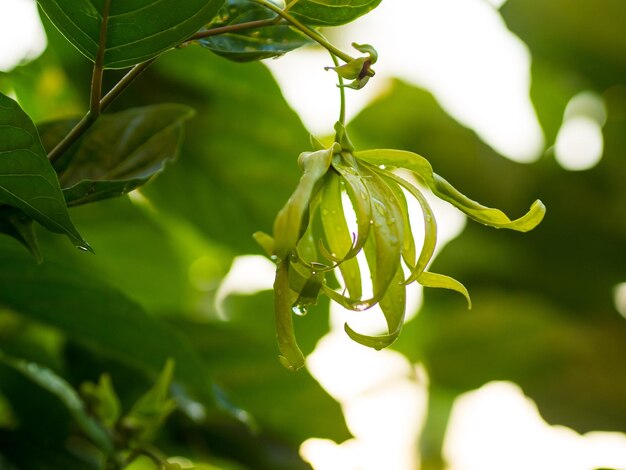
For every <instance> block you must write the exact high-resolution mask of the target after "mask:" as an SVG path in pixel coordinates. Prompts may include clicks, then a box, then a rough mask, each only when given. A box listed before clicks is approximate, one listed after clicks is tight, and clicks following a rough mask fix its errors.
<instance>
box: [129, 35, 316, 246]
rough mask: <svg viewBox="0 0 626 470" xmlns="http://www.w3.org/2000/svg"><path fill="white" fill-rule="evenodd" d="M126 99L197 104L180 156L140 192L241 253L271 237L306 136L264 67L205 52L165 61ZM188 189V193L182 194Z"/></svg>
mask: <svg viewBox="0 0 626 470" xmlns="http://www.w3.org/2000/svg"><path fill="white" fill-rule="evenodd" d="M143 79H144V81H142V82H141V83H139V84H138V87H137V88H133V91H131V92H130V93H129V94H128V95H126V96H129V95H132V96H130V98H132V102H133V103H134V104H135V105H136V104H137V103H138V102H139V103H143V102H150V101H154V100H155V99H160V100H163V99H166V100H168V101H169V100H171V101H176V102H182V103H186V104H189V105H191V106H193V107H194V108H195V109H196V111H197V113H198V115H197V118H196V119H194V120H193V121H191V122H190V123H189V125H188V126H187V132H186V137H185V141H184V143H183V147H182V150H181V154H180V158H179V159H178V161H177V162H176V163H175V164H173V165H171V166H170V167H169V168H168V171H166V172H165V173H164V174H163V175H161V177H160V178H158V179H157V180H156V181H155V182H154V183H153V184H151V185H150V186H149V187H147V188H145V189H142V193H143V194H145V195H146V196H147V197H148V198H149V199H150V200H151V201H152V202H153V203H154V204H155V206H156V207H157V208H158V209H161V210H163V211H164V212H165V213H169V214H175V215H176V216H177V217H184V218H185V219H187V220H188V221H190V222H191V223H193V224H194V225H195V226H196V227H198V228H199V229H200V230H201V231H202V232H203V233H204V234H205V235H207V236H208V237H209V238H211V239H213V240H215V241H218V242H219V243H222V244H224V245H226V246H230V247H233V248H234V249H235V250H237V251H238V252H246V253H250V252H258V251H259V248H258V247H257V246H256V244H255V243H254V240H253V239H252V234H253V233H254V232H256V231H257V230H264V231H266V232H269V231H270V230H269V229H270V228H271V226H272V222H273V220H274V217H275V215H276V213H277V212H278V210H279V209H280V208H281V207H282V205H283V204H284V202H285V200H287V198H288V197H289V195H290V194H291V192H292V191H293V188H294V187H295V185H296V183H297V181H298V178H299V176H300V170H299V168H298V165H297V162H296V160H297V157H298V155H299V154H300V152H301V151H304V150H307V147H308V137H307V133H306V131H305V129H304V127H303V126H302V124H301V123H300V120H299V119H298V116H297V115H296V114H295V113H294V112H293V111H292V110H291V109H290V108H289V107H288V106H287V104H286V103H285V101H284V99H283V98H282V96H281V94H280V90H279V89H278V86H277V85H276V82H275V81H274V80H273V78H272V76H271V74H270V73H269V71H267V69H265V67H264V66H263V65H261V64H234V63H231V62H228V61H225V60H224V59H220V58H218V57H215V56H214V55H212V54H210V53H208V51H205V50H203V49H201V48H192V47H189V48H186V49H184V50H181V51H176V53H171V54H167V55H165V56H163V57H162V58H161V59H160V60H159V61H158V62H157V63H155V64H154V68H151V69H150V70H148V71H147V72H146V75H144V76H143ZM182 188H184V190H182Z"/></svg>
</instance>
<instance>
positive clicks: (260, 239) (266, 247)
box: [252, 231, 274, 257]
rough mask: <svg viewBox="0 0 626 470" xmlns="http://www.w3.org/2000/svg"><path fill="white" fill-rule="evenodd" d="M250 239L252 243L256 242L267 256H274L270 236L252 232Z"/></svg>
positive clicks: (272, 240) (272, 241) (272, 242)
mask: <svg viewBox="0 0 626 470" xmlns="http://www.w3.org/2000/svg"><path fill="white" fill-rule="evenodd" d="M252 238H254V241H255V242H257V243H258V244H259V246H260V247H261V248H263V251H265V254H267V256H269V257H272V256H273V255H274V239H273V238H272V237H271V236H269V235H268V234H267V233H265V232H260V231H259V232H254V233H253V234H252Z"/></svg>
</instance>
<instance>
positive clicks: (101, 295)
mask: <svg viewBox="0 0 626 470" xmlns="http://www.w3.org/2000/svg"><path fill="white" fill-rule="evenodd" d="M0 260H2V262H1V263H0V306H2V307H3V308H8V309H11V310H13V311H15V312H17V313H19V314H21V315H23V316H25V317H27V318H30V319H33V320H36V321H38V322H41V323H43V324H46V325H49V326H52V327H55V328H58V329H60V330H62V331H63V332H65V333H66V334H67V335H68V337H70V338H72V339H74V340H76V341H77V342H79V343H82V344H84V345H86V346H88V347H91V348H95V349H97V350H99V351H103V352H105V353H106V354H108V355H109V356H111V357H114V358H117V359H119V360H121V361H123V362H125V363H126V364H129V365H131V366H134V367H137V368H139V369H143V370H146V371H148V372H152V373H154V372H157V371H159V370H160V369H161V367H162V366H163V364H164V363H165V361H166V359H167V358H169V357H171V358H173V359H174V360H175V361H176V363H177V364H178V372H177V379H178V380H179V381H180V382H181V383H182V384H184V385H185V386H187V387H188V388H189V389H191V390H192V391H193V392H194V393H195V394H197V395H198V396H199V397H201V399H202V401H203V402H204V403H205V405H207V406H209V407H212V406H213V405H214V401H213V400H214V398H213V393H212V382H211V380H210V378H209V376H208V373H207V370H206V368H205V366H204V365H203V364H202V363H201V362H200V361H199V360H198V358H197V357H196V356H195V355H194V353H193V352H191V351H190V350H189V349H188V347H187V345H186V344H184V343H183V342H182V341H181V340H180V339H179V337H178V336H177V335H175V334H173V333H172V332H171V331H170V330H168V329H167V328H165V327H164V326H163V325H162V324H161V323H160V322H158V321H157V320H155V319H153V318H151V317H149V316H148V315H146V314H145V313H144V312H143V310H142V309H141V307H139V305H137V304H136V303H134V302H133V301H131V300H129V299H128V298H126V297H125V296H124V295H122V294H121V293H119V292H118V291H117V290H115V289H113V288H111V287H109V286H108V285H107V284H106V283H104V282H102V281H100V280H95V279H93V278H92V276H90V275H89V274H88V273H87V272H84V271H82V270H79V269H77V268H74V267H70V266H68V265H66V264H63V263H61V262H54V261H52V260H50V261H47V262H46V263H44V264H43V265H37V264H35V262H34V261H32V260H30V259H29V257H28V255H27V254H26V253H21V252H20V251H19V250H17V249H16V247H15V245H14V244H11V243H10V242H9V241H8V240H2V241H0ZM34 292H36V293H37V295H33V293H34Z"/></svg>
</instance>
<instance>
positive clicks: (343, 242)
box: [320, 173, 362, 298]
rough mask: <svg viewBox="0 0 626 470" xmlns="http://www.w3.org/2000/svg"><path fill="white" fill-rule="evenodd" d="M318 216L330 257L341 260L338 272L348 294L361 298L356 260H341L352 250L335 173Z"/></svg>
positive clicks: (338, 182) (328, 182)
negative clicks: (319, 216) (320, 219)
mask: <svg viewBox="0 0 626 470" xmlns="http://www.w3.org/2000/svg"><path fill="white" fill-rule="evenodd" d="M320 214H321V218H322V225H323V226H324V234H325V238H326V241H327V243H328V247H329V248H330V250H331V256H332V257H333V258H334V259H335V260H337V257H339V260H342V262H341V263H340V264H339V270H340V272H341V276H342V277H343V280H344V283H345V285H346V288H347V289H348V292H349V293H350V295H351V296H352V297H355V298H359V297H361V293H362V290H361V270H360V269H359V263H358V262H357V260H356V258H350V259H345V260H343V259H342V256H344V255H346V254H348V253H350V250H351V249H352V237H351V236H350V231H349V229H348V224H347V223H346V219H345V215H344V211H343V204H342V203H341V179H340V176H339V175H338V174H337V173H331V174H329V177H328V179H327V180H326V184H325V185H324V189H323V191H322V198H321V203H320Z"/></svg>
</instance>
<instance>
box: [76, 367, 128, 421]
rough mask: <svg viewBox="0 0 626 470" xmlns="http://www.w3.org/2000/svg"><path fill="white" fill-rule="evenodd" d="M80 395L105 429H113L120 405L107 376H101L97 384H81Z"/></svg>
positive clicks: (118, 415)
mask: <svg viewBox="0 0 626 470" xmlns="http://www.w3.org/2000/svg"><path fill="white" fill-rule="evenodd" d="M80 393H81V395H82V396H83V397H85V400H86V401H87V403H88V405H89V408H90V409H91V410H92V411H93V414H94V415H95V416H97V417H98V419H99V420H100V422H101V423H102V424H104V425H105V426H106V427H107V428H109V429H113V427H114V426H115V423H117V420H118V419H119V417H120V411H121V405H120V399H119V398H118V397H117V393H115V389H114V388H113V384H112V383H111V377H110V376H109V374H102V375H101V376H100V380H99V381H98V383H97V384H95V383H93V382H84V383H82V384H81V386H80Z"/></svg>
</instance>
